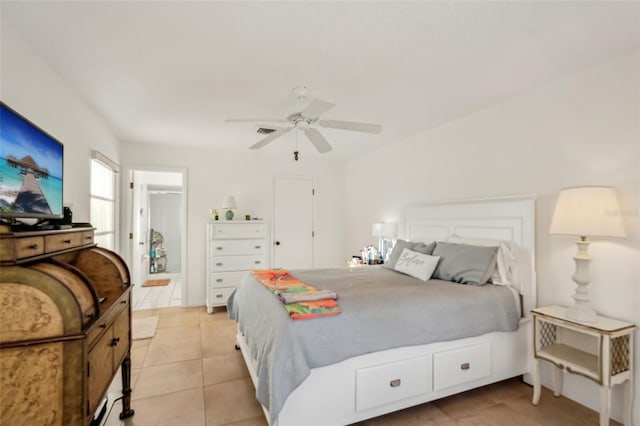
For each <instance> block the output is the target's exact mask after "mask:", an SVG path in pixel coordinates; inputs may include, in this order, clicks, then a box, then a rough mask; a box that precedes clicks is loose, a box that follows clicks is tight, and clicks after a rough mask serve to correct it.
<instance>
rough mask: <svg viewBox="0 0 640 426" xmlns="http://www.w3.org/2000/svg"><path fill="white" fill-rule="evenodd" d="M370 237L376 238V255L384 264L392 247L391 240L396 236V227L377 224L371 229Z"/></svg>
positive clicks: (387, 224)
mask: <svg viewBox="0 0 640 426" xmlns="http://www.w3.org/2000/svg"><path fill="white" fill-rule="evenodd" d="M371 235H373V236H374V237H378V253H380V256H382V260H384V261H385V262H386V261H387V259H388V257H389V252H390V251H391V248H392V247H393V240H395V239H396V236H397V235H398V225H396V224H395V223H388V222H377V223H374V224H373V226H372V227H371Z"/></svg>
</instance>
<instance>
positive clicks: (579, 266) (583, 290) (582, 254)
mask: <svg viewBox="0 0 640 426" xmlns="http://www.w3.org/2000/svg"><path fill="white" fill-rule="evenodd" d="M576 244H577V245H578V254H577V255H576V256H575V257H574V258H573V260H574V261H575V264H576V272H575V273H574V274H573V277H572V278H573V281H574V282H575V283H576V292H575V293H574V294H573V296H571V297H572V298H573V305H572V306H570V307H568V308H567V311H566V312H565V315H566V316H567V318H571V319H572V320H575V321H580V322H596V321H597V319H598V317H597V314H596V311H594V310H593V308H592V307H591V302H590V300H589V291H588V290H587V288H588V286H589V281H591V278H590V277H589V263H591V257H590V256H589V254H588V252H587V250H588V248H589V242H588V241H587V240H586V238H584V239H581V240H579V241H576Z"/></svg>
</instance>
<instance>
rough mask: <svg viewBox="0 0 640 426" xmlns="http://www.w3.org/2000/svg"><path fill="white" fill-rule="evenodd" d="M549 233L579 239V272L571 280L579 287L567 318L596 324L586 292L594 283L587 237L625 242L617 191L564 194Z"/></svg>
mask: <svg viewBox="0 0 640 426" xmlns="http://www.w3.org/2000/svg"><path fill="white" fill-rule="evenodd" d="M549 233H550V234H552V235H572V236H578V237H580V239H579V240H578V241H576V244H577V245H578V254H577V255H576V256H575V257H574V258H573V259H574V261H575V263H576V272H575V273H574V274H573V277H572V278H573V281H575V283H576V285H577V286H576V291H575V293H574V295H573V296H572V297H573V300H574V304H573V305H572V306H570V307H568V308H567V312H566V315H567V317H569V318H571V319H574V320H577V321H583V322H595V321H596V312H595V311H594V310H593V308H592V307H591V303H590V300H589V293H588V290H587V286H588V285H589V282H590V281H591V278H590V276H589V263H590V262H591V257H590V256H589V253H588V252H587V250H588V248H589V242H588V241H587V237H596V238H597V237H603V238H625V236H626V234H625V231H624V223H623V221H622V216H621V215H620V207H619V204H618V197H617V195H616V191H615V189H614V188H611V187H603V186H592V187H577V188H567V189H563V190H561V191H560V193H559V194H558V202H557V203H556V208H555V211H554V212H553V218H552V220H551V227H550V228H549Z"/></svg>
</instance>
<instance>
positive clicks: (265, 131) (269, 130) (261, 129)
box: [256, 126, 276, 135]
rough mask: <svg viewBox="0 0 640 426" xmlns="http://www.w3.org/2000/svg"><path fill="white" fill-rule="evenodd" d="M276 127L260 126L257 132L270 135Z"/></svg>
mask: <svg viewBox="0 0 640 426" xmlns="http://www.w3.org/2000/svg"><path fill="white" fill-rule="evenodd" d="M275 131H276V129H272V128H270V127H262V126H258V127H257V128H256V132H257V133H260V134H261V135H268V134H269V133H273V132H275Z"/></svg>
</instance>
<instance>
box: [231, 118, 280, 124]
mask: <svg viewBox="0 0 640 426" xmlns="http://www.w3.org/2000/svg"><path fill="white" fill-rule="evenodd" d="M260 121H262V122H267V123H288V121H287V120H285V119H283V118H273V119H272V118H227V119H225V120H224V122H225V123H257V122H260Z"/></svg>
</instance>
